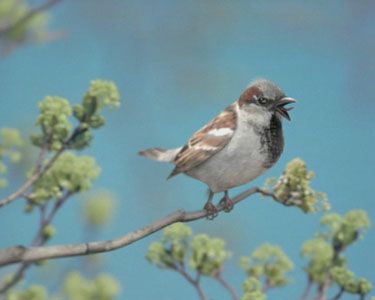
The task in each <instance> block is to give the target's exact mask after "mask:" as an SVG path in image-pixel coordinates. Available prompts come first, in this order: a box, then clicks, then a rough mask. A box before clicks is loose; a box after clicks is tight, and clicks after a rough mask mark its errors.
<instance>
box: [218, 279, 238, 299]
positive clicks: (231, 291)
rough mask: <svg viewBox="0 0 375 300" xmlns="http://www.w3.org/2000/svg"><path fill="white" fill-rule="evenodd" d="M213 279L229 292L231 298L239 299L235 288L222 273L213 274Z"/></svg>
mask: <svg viewBox="0 0 375 300" xmlns="http://www.w3.org/2000/svg"><path fill="white" fill-rule="evenodd" d="M215 279H216V280H217V281H218V282H219V283H220V284H221V285H222V286H223V287H224V288H225V289H226V290H227V291H228V292H229V294H230V295H231V297H232V299H233V300H239V299H240V298H239V297H238V295H237V292H236V290H235V289H234V288H233V287H232V286H231V285H230V284H229V283H228V282H227V281H226V280H225V279H224V278H223V275H222V274H221V273H219V274H218V275H217V276H215Z"/></svg>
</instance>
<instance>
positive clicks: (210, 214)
mask: <svg viewBox="0 0 375 300" xmlns="http://www.w3.org/2000/svg"><path fill="white" fill-rule="evenodd" d="M203 209H204V210H205V211H206V212H207V219H208V220H213V219H215V218H216V217H217V215H218V213H219V212H218V210H217V208H216V206H215V205H213V204H212V202H211V201H207V203H206V204H205V205H204V207H203Z"/></svg>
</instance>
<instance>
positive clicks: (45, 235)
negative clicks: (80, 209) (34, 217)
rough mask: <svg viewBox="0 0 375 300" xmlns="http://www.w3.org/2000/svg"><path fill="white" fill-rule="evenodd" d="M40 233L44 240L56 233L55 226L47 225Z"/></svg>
mask: <svg viewBox="0 0 375 300" xmlns="http://www.w3.org/2000/svg"><path fill="white" fill-rule="evenodd" d="M42 234H43V238H44V239H45V240H49V239H50V238H52V237H54V236H55V235H56V228H55V227H54V226H52V225H47V226H45V227H44V228H43V231H42Z"/></svg>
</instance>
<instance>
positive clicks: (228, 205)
mask: <svg viewBox="0 0 375 300" xmlns="http://www.w3.org/2000/svg"><path fill="white" fill-rule="evenodd" d="M219 204H220V205H222V206H223V209H224V211H225V212H230V211H231V210H232V209H233V206H234V203H233V201H232V199H231V198H229V196H228V191H225V192H224V197H223V198H222V199H221V200H220V203H219Z"/></svg>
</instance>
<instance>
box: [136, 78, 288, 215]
mask: <svg viewBox="0 0 375 300" xmlns="http://www.w3.org/2000/svg"><path fill="white" fill-rule="evenodd" d="M293 102H295V100H294V99H293V98H289V97H286V96H285V94H284V92H283V91H282V90H281V89H280V88H279V87H278V86H277V85H276V84H275V83H273V82H272V81H270V80H266V79H258V80H255V81H254V82H252V83H251V84H250V85H249V86H248V87H247V88H246V89H245V91H244V92H243V93H242V95H241V96H240V97H239V99H238V100H237V101H235V102H234V103H233V104H231V105H230V106H228V107H227V108H226V109H225V110H224V111H223V112H222V113H220V114H219V115H218V116H217V117H216V118H214V119H213V120H212V121H211V122H209V123H208V124H207V125H205V126H204V127H203V128H201V129H200V130H198V131H197V132H196V133H194V134H193V136H192V137H191V138H190V139H189V141H188V142H187V144H186V145H184V146H183V147H179V148H175V149H167V150H165V149H161V148H151V149H147V150H143V151H140V152H139V154H140V155H141V156H145V157H148V158H151V159H154V160H158V161H162V162H170V163H174V164H175V168H174V170H173V171H172V173H171V174H170V175H169V177H168V179H169V178H171V177H173V176H176V175H178V174H180V173H185V174H187V175H189V176H191V177H193V178H195V179H198V180H200V181H202V182H204V183H205V184H207V185H208V187H209V195H208V200H207V202H206V204H205V205H204V209H205V210H206V211H207V215H208V216H209V217H211V218H213V217H214V216H216V215H217V209H216V207H215V205H213V203H212V198H213V195H214V193H219V192H224V197H223V198H222V200H221V201H220V203H221V205H223V207H224V210H226V211H229V210H231V209H232V208H233V202H232V200H231V199H230V198H229V196H228V189H230V188H233V187H237V186H240V185H243V184H245V183H247V182H249V181H251V180H253V179H255V178H256V177H258V176H259V175H261V174H262V173H263V172H264V171H266V170H267V169H269V168H270V167H272V166H273V165H274V164H275V163H276V161H277V160H278V159H279V157H280V155H281V152H282V151H283V148H284V138H283V131H282V118H283V117H284V118H286V119H288V120H290V117H289V114H288V111H289V110H291V109H292V108H286V107H285V105H287V104H289V103H293Z"/></svg>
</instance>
